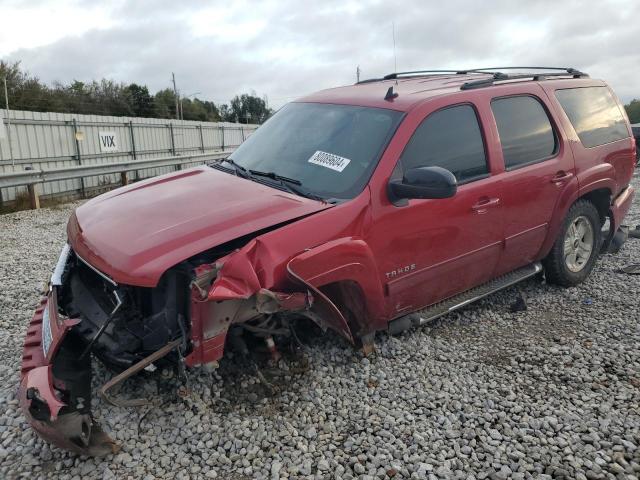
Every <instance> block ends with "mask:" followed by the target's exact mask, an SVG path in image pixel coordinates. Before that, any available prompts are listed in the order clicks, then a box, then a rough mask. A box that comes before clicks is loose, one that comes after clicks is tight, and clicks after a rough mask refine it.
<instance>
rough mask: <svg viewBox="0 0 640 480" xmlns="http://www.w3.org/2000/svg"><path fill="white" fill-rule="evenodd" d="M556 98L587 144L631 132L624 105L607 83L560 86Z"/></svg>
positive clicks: (582, 140)
mask: <svg viewBox="0 0 640 480" xmlns="http://www.w3.org/2000/svg"><path fill="white" fill-rule="evenodd" d="M556 98H557V99H558V101H559V102H560V105H562V108H563V109H564V111H565V113H566V114H567V117H569V120H570V121H571V124H572V125H573V128H574V129H575V131H576V133H577V134H578V137H580V141H581V142H582V145H584V146H585V147H587V148H589V147H595V146H597V145H603V144H605V143H609V142H615V141H616V140H620V139H622V138H627V137H628V136H629V131H628V130H627V125H626V122H625V120H624V117H623V116H622V112H621V111H620V107H619V106H618V103H617V102H616V101H615V100H614V98H613V96H612V95H611V92H610V91H609V89H608V88H607V87H586V88H569V89H566V90H557V91H556Z"/></svg>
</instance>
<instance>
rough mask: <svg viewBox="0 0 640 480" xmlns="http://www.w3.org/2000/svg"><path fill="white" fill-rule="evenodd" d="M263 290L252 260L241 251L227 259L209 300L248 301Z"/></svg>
mask: <svg viewBox="0 0 640 480" xmlns="http://www.w3.org/2000/svg"><path fill="white" fill-rule="evenodd" d="M254 243H255V241H254ZM250 246H252V245H250ZM250 250H253V248H251V249H250ZM261 288H262V286H261V284H260V279H258V275H257V274H256V271H255V268H254V267H253V264H252V263H251V259H250V258H249V256H248V255H247V254H246V252H245V251H243V250H241V251H238V252H235V253H232V254H230V255H228V256H227V257H225V259H224V263H223V264H222V266H221V268H220V269H219V270H218V276H217V278H216V279H215V280H214V282H213V284H212V285H211V288H210V290H209V294H208V299H209V300H213V301H217V300H237V299H245V300H246V299H247V298H250V297H251V296H252V295H254V294H255V293H256V292H258V291H259V290H260V289H261Z"/></svg>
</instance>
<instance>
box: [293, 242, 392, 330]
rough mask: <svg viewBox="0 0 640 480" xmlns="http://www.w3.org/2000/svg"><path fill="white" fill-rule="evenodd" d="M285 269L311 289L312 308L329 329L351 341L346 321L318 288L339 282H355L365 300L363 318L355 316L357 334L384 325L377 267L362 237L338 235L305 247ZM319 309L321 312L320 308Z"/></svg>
mask: <svg viewBox="0 0 640 480" xmlns="http://www.w3.org/2000/svg"><path fill="white" fill-rule="evenodd" d="M287 272H288V273H289V276H290V277H291V279H292V280H294V281H297V282H300V283H302V284H303V285H305V286H307V288H309V289H311V290H312V291H313V292H314V297H315V298H316V302H315V305H314V307H316V308H317V309H318V314H319V315H320V316H321V317H322V318H323V320H324V321H325V322H326V323H327V324H328V325H329V326H330V327H331V328H333V329H335V330H336V331H338V332H339V333H341V334H342V335H344V336H345V337H346V338H348V339H349V340H350V341H352V340H353V338H352V335H351V333H350V332H351V331H350V329H349V325H348V322H347V320H346V319H345V317H344V314H343V313H342V311H341V309H340V307H343V308H344V305H338V306H336V305H335V304H334V303H333V302H332V301H331V300H330V299H329V298H328V297H327V296H326V295H325V294H323V293H322V292H321V291H320V290H319V288H320V287H322V286H325V285H330V284H334V283H339V282H347V281H349V282H355V283H356V284H357V285H358V286H359V287H360V288H361V290H362V293H363V297H364V299H365V306H364V307H365V308H364V312H365V315H364V318H357V319H356V321H357V322H358V323H359V327H360V333H363V334H364V333H369V332H373V331H375V330H379V329H381V328H383V327H384V322H385V318H384V293H383V289H382V285H381V284H380V281H379V280H378V269H377V266H376V263H375V260H374V258H373V254H372V253H371V249H370V248H369V246H368V245H367V243H366V242H365V241H364V240H361V239H356V238H352V237H349V238H341V239H337V240H333V241H331V242H327V243H325V244H322V245H320V246H318V247H315V248H312V249H310V250H306V251H305V252H303V253H301V254H300V255H298V256H296V257H294V258H293V259H291V260H290V261H289V263H288V265H287ZM320 309H321V311H320Z"/></svg>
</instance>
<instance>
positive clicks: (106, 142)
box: [98, 132, 120, 152]
mask: <svg viewBox="0 0 640 480" xmlns="http://www.w3.org/2000/svg"><path fill="white" fill-rule="evenodd" d="M98 139H99V142H100V151H101V152H119V151H120V148H119V147H118V137H117V136H116V132H98Z"/></svg>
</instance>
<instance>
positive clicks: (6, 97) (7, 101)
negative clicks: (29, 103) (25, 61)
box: [0, 75, 16, 165]
mask: <svg viewBox="0 0 640 480" xmlns="http://www.w3.org/2000/svg"><path fill="white" fill-rule="evenodd" d="M4 101H5V106H6V107H7V140H9V156H10V157H11V165H15V164H16V163H15V160H14V159H13V144H12V143H11V115H9V91H8V90H7V77H6V75H5V77H4ZM1 121H2V119H0V122H1Z"/></svg>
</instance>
